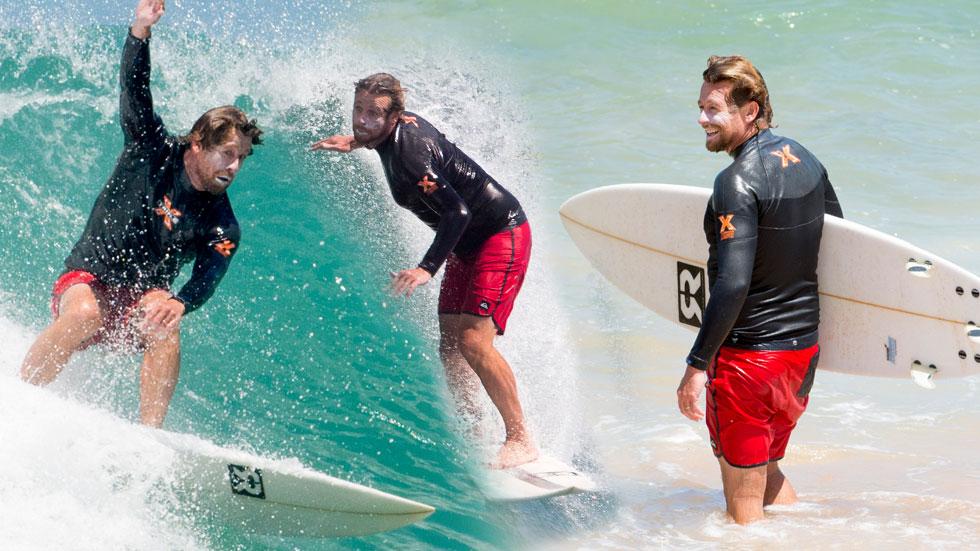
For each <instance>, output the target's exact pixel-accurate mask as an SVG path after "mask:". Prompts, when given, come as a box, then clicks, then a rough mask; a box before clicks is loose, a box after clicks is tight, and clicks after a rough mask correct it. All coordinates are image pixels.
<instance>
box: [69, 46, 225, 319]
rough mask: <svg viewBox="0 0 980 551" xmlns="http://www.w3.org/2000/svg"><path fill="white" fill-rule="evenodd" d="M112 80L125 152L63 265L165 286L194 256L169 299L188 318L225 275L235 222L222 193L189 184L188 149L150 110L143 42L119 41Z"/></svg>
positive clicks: (114, 281) (119, 281) (103, 277)
mask: <svg viewBox="0 0 980 551" xmlns="http://www.w3.org/2000/svg"><path fill="white" fill-rule="evenodd" d="M119 81H120V85H121V88H122V90H121V93H120V95H119V118H120V122H121V123H122V128H123V134H124V136H125V143H124V149H123V151H122V154H120V155H119V159H118V160H117V161H116V168H115V170H114V171H113V173H112V176H111V177H110V178H109V181H108V182H106V184H105V187H104V188H103V189H102V193H100V194H99V197H98V199H96V200H95V206H94V207H93V208H92V213H91V214H90V215H89V219H88V224H87V225H86V226H85V231H84V232H83V233H82V237H81V239H79V240H78V243H77V244H75V248H74V249H72V251H71V254H70V255H69V256H68V258H67V259H66V260H65V266H66V267H67V268H68V269H69V270H85V271H87V272H90V273H92V274H94V275H95V276H96V277H97V278H98V279H99V281H101V282H103V283H105V284H107V285H119V286H128V287H135V288H137V289H141V290H149V289H153V288H163V289H169V288H170V285H171V284H172V283H173V281H174V279H175V278H176V277H177V274H178V272H179V271H180V268H181V266H183V265H184V264H186V263H187V262H190V261H191V260H192V259H193V260H195V262H194V270H193V272H192V274H191V278H190V280H189V281H188V282H187V284H185V285H184V286H183V288H181V290H180V292H179V293H177V295H176V298H177V299H178V300H180V301H181V302H183V303H184V305H185V307H186V311H185V313H187V312H190V311H192V310H194V309H196V308H198V307H200V306H201V305H202V304H204V303H205V302H206V301H207V300H208V298H210V297H211V295H212V294H213V293H214V290H215V288H217V286H218V283H219V282H220V281H221V278H222V277H223V276H224V274H225V271H227V269H228V264H229V262H230V261H231V257H232V256H233V255H234V254H235V252H236V251H237V248H238V241H239V236H240V229H239V227H238V221H237V220H236V219H235V214H234V213H233V212H232V210H231V204H230V203H229V201H228V196H227V195H225V194H221V195H212V194H210V193H207V192H202V191H197V190H196V189H194V188H193V187H192V186H191V183H190V180H189V179H188V176H187V173H186V172H185V170H184V151H185V150H186V148H187V146H186V145H185V144H183V143H181V142H180V140H179V139H178V138H177V137H175V136H173V135H171V134H170V133H168V132H167V130H166V128H164V125H163V122H162V121H161V120H160V117H158V116H157V115H156V114H155V113H154V112H153V98H152V96H151V95H150V47H149V39H147V40H139V39H137V38H135V37H134V36H132V35H131V34H130V35H129V36H128V37H127V38H126V45H125V46H124V47H123V54H122V65H121V67H120V74H119Z"/></svg>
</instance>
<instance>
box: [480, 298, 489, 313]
mask: <svg viewBox="0 0 980 551" xmlns="http://www.w3.org/2000/svg"><path fill="white" fill-rule="evenodd" d="M489 309H490V303H489V302H487V301H485V300H481V301H480V310H484V311H486V310H489Z"/></svg>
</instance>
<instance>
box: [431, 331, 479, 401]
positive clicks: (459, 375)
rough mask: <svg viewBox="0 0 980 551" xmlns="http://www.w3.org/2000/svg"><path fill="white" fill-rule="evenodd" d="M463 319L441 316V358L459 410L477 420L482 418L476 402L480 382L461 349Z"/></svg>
mask: <svg viewBox="0 0 980 551" xmlns="http://www.w3.org/2000/svg"><path fill="white" fill-rule="evenodd" d="M461 317H462V316H460V315H458V314H439V357H440V359H442V365H443V366H444V367H445V369H446V382H447V384H448V385H449V391H450V393H452V395H453V399H454V400H455V401H456V407H457V409H458V410H459V412H460V413H462V414H463V415H465V416H467V417H469V418H471V419H473V420H476V419H478V418H479V416H480V410H479V408H478V407H477V401H476V393H477V392H478V391H479V389H480V380H479V379H477V377H476V373H475V372H474V371H473V369H472V368H471V367H470V364H469V363H468V362H467V361H466V358H464V357H463V353H462V352H460V349H459V334H460V329H459V326H460V318H461Z"/></svg>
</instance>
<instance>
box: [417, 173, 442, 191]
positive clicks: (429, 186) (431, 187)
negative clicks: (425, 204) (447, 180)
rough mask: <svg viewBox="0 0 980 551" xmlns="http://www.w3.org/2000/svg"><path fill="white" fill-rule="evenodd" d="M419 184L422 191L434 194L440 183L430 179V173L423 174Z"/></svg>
mask: <svg viewBox="0 0 980 551" xmlns="http://www.w3.org/2000/svg"><path fill="white" fill-rule="evenodd" d="M417 184H418V186H419V187H420V188H422V193H424V194H426V195H432V193H433V192H435V190H437V189H439V183H438V182H434V181H432V180H430V179H429V175H428V174H426V175H425V176H423V177H422V179H421V180H419V181H418V182H417Z"/></svg>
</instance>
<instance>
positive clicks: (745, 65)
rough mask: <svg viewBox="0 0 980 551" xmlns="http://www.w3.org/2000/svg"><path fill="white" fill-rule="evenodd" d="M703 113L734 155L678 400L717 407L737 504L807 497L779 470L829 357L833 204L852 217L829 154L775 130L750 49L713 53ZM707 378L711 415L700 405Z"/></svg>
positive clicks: (712, 220) (725, 472) (716, 424)
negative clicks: (824, 272) (825, 241)
mask: <svg viewBox="0 0 980 551" xmlns="http://www.w3.org/2000/svg"><path fill="white" fill-rule="evenodd" d="M703 77H704V83H703V85H702V86H701V96H700V99H699V100H698V109H699V110H700V115H699V118H698V123H699V124H700V125H701V127H702V128H703V129H704V131H705V133H706V138H705V147H707V149H708V151H712V152H718V151H725V152H727V153H728V154H729V155H731V156H732V157H733V159H734V160H733V161H732V164H731V165H729V166H728V168H726V169H725V170H723V171H721V172H720V173H719V174H718V176H717V177H716V178H715V182H714V191H713V193H712V196H711V199H710V201H709V202H708V207H707V210H706V212H705V217H704V232H705V236H706V237H707V240H708V250H709V257H708V274H709V281H710V284H711V287H710V299H709V300H708V304H707V305H706V307H705V312H704V319H703V322H702V324H701V330H700V332H699V333H698V336H697V338H696V340H695V342H694V346H693V348H692V349H691V353H690V355H689V356H688V357H687V370H686V372H685V374H684V377H683V378H682V379H681V383H680V386H679V387H678V389H677V404H678V407H679V408H680V411H681V413H683V414H684V415H685V416H687V417H688V418H690V419H692V420H695V421H698V420H701V419H703V418H705V417H706V418H707V425H708V431H709V433H710V435H711V447H712V449H713V451H714V454H715V456H716V457H717V458H718V463H719V464H720V466H721V478H722V485H723V487H724V492H725V502H726V505H727V510H728V514H729V515H730V516H731V517H732V518H733V519H734V520H735V522H737V523H739V524H747V523H749V522H753V521H755V520H759V519H762V518H764V512H763V507H764V506H765V505H770V504H788V503H794V502H796V501H797V498H796V492H795V491H794V490H793V486H792V485H791V484H790V483H789V480H788V479H786V477H785V476H784V475H783V473H782V472H781V471H780V470H779V460H780V459H782V458H783V455H784V453H785V450H786V444H787V442H788V441H789V436H790V433H791V432H792V430H793V428H794V427H795V426H796V421H797V420H798V419H799V418H800V416H801V415H802V414H803V411H804V410H805V409H806V406H807V402H808V399H809V398H808V394H809V392H810V387H811V385H812V384H813V377H814V372H815V369H816V366H817V361H818V359H819V346H818V344H817V326H818V324H819V321H820V304H819V297H818V294H817V254H818V252H819V250H820V238H821V235H822V233H823V217H824V214H825V213H827V214H832V215H834V216H842V212H841V208H840V204H839V203H838V202H837V195H836V193H835V192H834V189H833V186H831V184H830V180H829V179H828V177H827V171H826V170H825V169H824V167H823V165H821V164H820V162H819V161H818V160H817V159H816V158H815V157H814V156H813V155H812V154H811V153H810V152H809V151H807V150H806V149H804V148H803V146H801V145H800V144H798V143H796V142H795V141H793V140H790V139H788V138H783V137H780V136H776V135H775V134H773V133H772V131H771V130H770V129H769V127H770V126H771V123H772V106H771V105H770V103H769V91H768V90H767V88H766V83H765V81H764V80H763V79H762V75H761V74H759V71H758V70H756V68H755V67H754V66H753V65H752V63H751V62H750V61H749V60H747V59H745V58H743V57H740V56H730V57H718V56H712V57H711V58H709V59H708V68H707V69H706V70H705V71H704V73H703ZM705 386H707V389H708V394H707V415H705V413H704V412H703V411H702V410H701V408H700V407H699V406H698V399H699V398H700V395H701V391H702V389H703V388H705Z"/></svg>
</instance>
